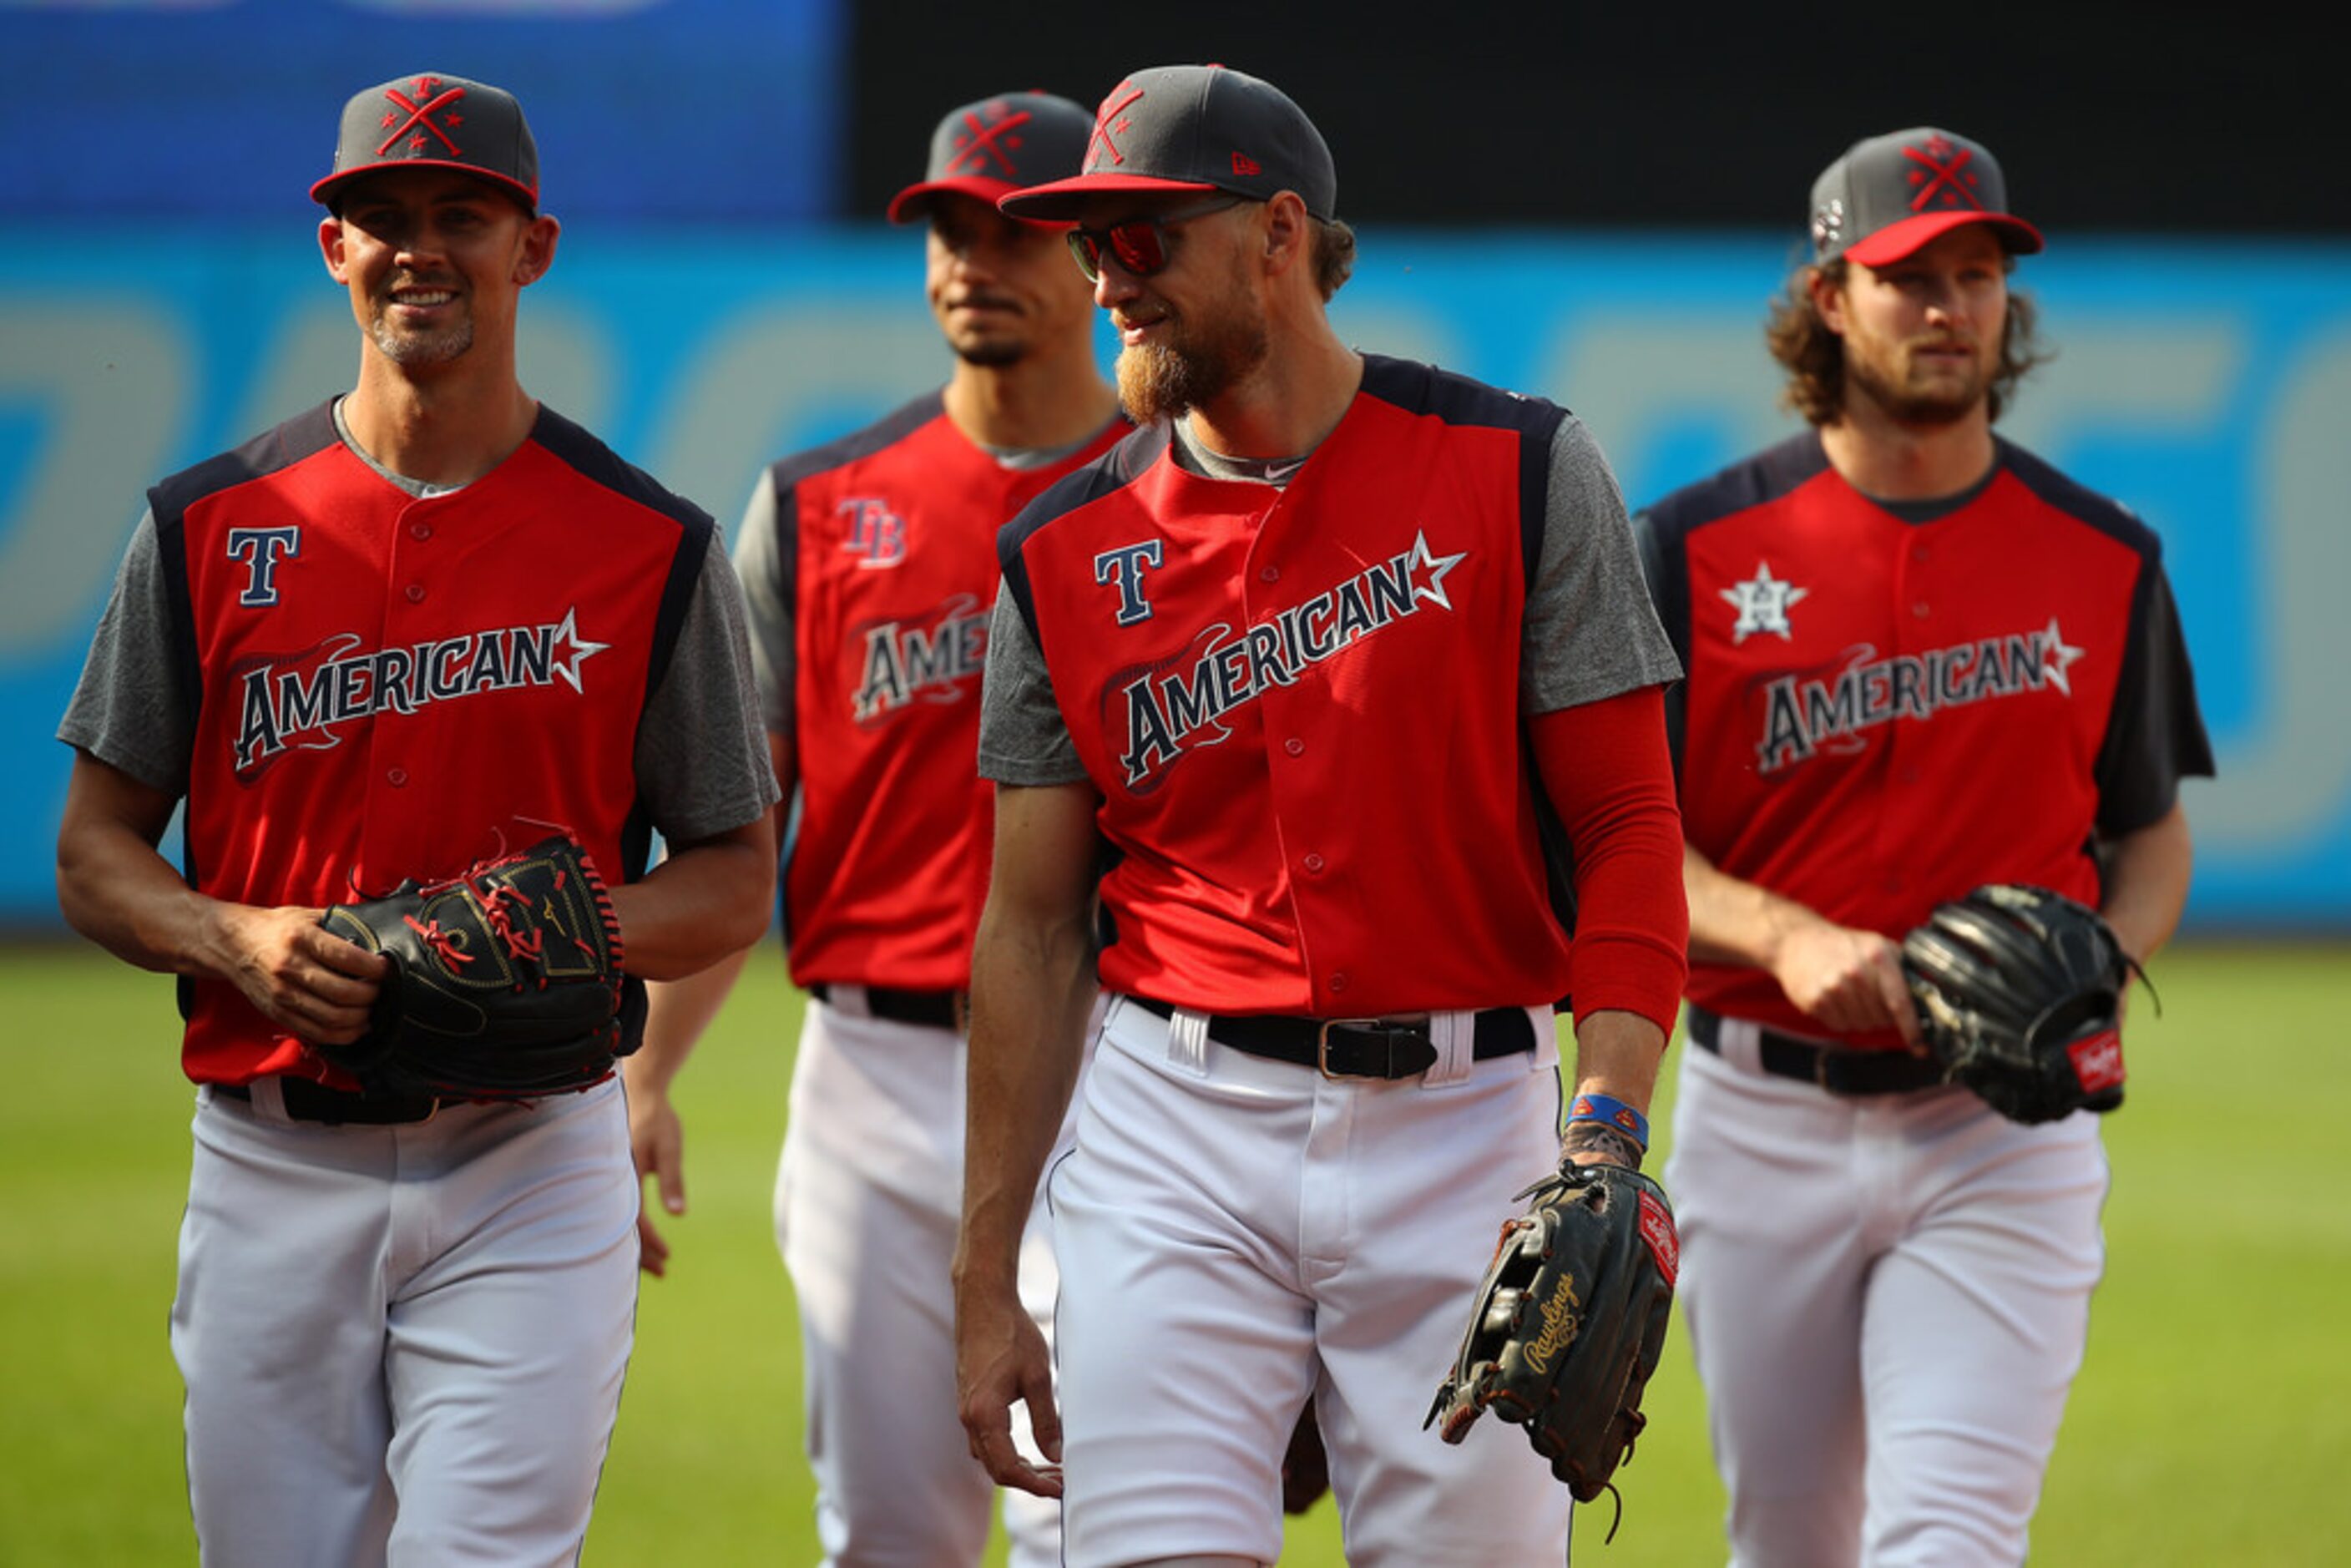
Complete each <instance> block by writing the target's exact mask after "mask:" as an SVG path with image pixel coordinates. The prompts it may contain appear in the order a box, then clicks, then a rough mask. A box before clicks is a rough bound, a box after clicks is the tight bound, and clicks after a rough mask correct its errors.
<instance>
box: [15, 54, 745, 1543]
mask: <svg viewBox="0 0 2351 1568" xmlns="http://www.w3.org/2000/svg"><path fill="white" fill-rule="evenodd" d="M311 194H312V196H314V197H315V198H316V199H317V200H318V201H319V202H320V203H321V204H324V206H325V207H326V209H327V215H326V217H325V218H324V219H323V220H322V221H321V222H320V224H319V246H320V248H321V249H322V251H323V252H324V256H325V261H326V267H327V271H328V272H329V275H330V276H331V277H333V278H334V279H335V281H336V282H337V283H338V284H340V285H341V286H342V287H344V289H345V290H346V291H347V292H348V294H349V296H350V306H351V310H352V313H353V315H354V316H355V317H356V319H357V320H358V324H359V328H360V373H359V381H358V384H357V385H356V387H354V388H353V390H351V391H350V392H348V393H345V394H343V395H341V396H340V397H337V398H334V399H330V400H329V401H328V402H324V403H321V404H320V405H319V406H318V407H317V408H315V409H312V410H311V411H310V412H308V413H303V414H300V415H298V416H296V417H295V418H293V419H291V420H289V421H287V423H284V424H281V425H278V426H277V428H276V429H274V430H271V431H268V432H266V434H262V435H260V436H259V437H257V438H256V439H255V440H253V441H252V442H250V443H248V444H246V445H244V446H241V447H239V448H237V449H236V450H235V451H234V452H230V453H227V454H225V455H222V456H219V457H215V458H214V459H212V460H211V461H210V462H207V463H204V464H201V465H198V466H196V467H194V468H191V469H189V470H187V471H186V472H184V473H182V474H179V475H176V476H172V478H169V479H166V480H165V481H163V483H162V484H161V485H159V486H156V487H155V488H154V489H152V490H151V491H150V492H149V493H148V512H147V515H146V516H145V517H143V518H142V519H141V522H140V524H139V527H138V528H137V531H136V532H135V534H134V535H133V537H132V539H131V546H130V549H129V552H128V555H127V556H126V558H125V559H124V562H123V565H122V569H121V573H120V577H119V578H118V579H117V581H116V584H115V589H114V594H113V599H112V601H111V602H110V604H109V605H108V607H107V610H106V613H105V616H104V618H103V620H102V621H101V622H100V624H99V629H98V632H97V636H96V639H95V641H94V643H93V644H92V646H91V650H90V654H89V664H88V666H87V667H86V669H85V671H84V673H83V675H82V679H81V683H80V685H79V686H78V689H77V690H76V692H75V694H74V696H73V699H72V704H71V706H70V707H69V708H68V711H67V714H66V716H65V719H64V722H63V724H62V726H61V727H60V728H59V731H58V734H59V737H60V738H62V739H63V740H65V741H67V742H68V744H70V745H72V746H73V747H76V748H77V756H76V758H75V762H74V768H73V775H72V780H71V783H70V786H69V791H68V798H67V801H66V808H65V818H64V826H63V829H62V831H61V833H60V836H59V840H58V844H57V868H58V870H57V883H58V894H59V898H60V901H61V903H62V904H63V905H64V909H65V913H66V915H67V917H68V919H69V920H70V921H71V922H72V923H73V925H75V926H76V928H77V929H78V930H80V931H81V932H82V933H83V934H84V935H86V936H89V937H90V938H91V939H92V940H94V941H96V942H98V943H99V944H100V945H102V946H106V947H107V948H109V949H110V950H111V951H112V952H114V953H115V954H117V955H118V956H120V957H122V958H124V959H126V960H128V961H129V962H131V963H132V964H135V965H138V966H140V967H142V968H149V969H156V970H163V971H169V972H172V973H175V974H177V975H179V976H180V977H181V991H180V995H181V1000H182V1011H183V1013H184V1015H185V1017H186V1031H185V1035H184V1040H183V1048H182V1056H181V1060H182V1064H183V1067H184V1069H185V1071H186V1072H187V1074H188V1076H189V1077H190V1078H191V1079H193V1081H194V1082H196V1083H197V1084H198V1085H199V1088H198V1090H197V1093H196V1111H195V1120H194V1140H195V1155H194V1161H193V1172H192V1175H191V1176H190V1182H189V1195H188V1207H187V1214H186V1218H185V1219H184V1221H183V1225H182V1228H181V1232H180V1277H179V1292H178V1296H177V1299H176V1300H175V1301H174V1302H173V1304H172V1354H173V1355H174V1356H175V1358H176V1359H177V1361H178V1363H179V1366H180V1370H181V1373H182V1375H183V1377H184V1378H185V1379H186V1383H187V1404H186V1431H187V1462H188V1479H189V1497H190V1500H191V1503H192V1506H193V1513H194V1521H195V1529H196V1534H197V1537H198V1540H199V1542H200V1543H201V1547H202V1551H203V1555H204V1560H205V1561H206V1562H219V1563H273V1564H276V1563H286V1564H300V1563H315V1564H322V1565H323V1564H336V1565H341V1564H351V1563H386V1562H391V1563H415V1564H422V1563H433V1564H436V1565H437V1564H446V1563H497V1564H502V1565H503V1564H517V1563H549V1564H552V1563H571V1562H573V1561H575V1560H576V1558H577V1556H578V1554H579V1551H580V1542H581V1540H582V1538H583V1536H584V1534H585V1532H586V1530H587V1527H588V1516H589V1508H590V1502H591V1500H592V1499H593V1497H594V1494H595V1488H596V1480H597V1473H598V1469H599V1468H600V1466H601V1464H602V1461H603V1458H604V1452H605V1448H606V1445H607V1442H608V1441H609V1438H610V1436H611V1427H612V1420H613V1414H614V1411H615V1408H616V1406H617V1404H618V1401H619V1398H620V1393H621V1380H622V1372H623V1371H624V1369H625V1367H626V1365H627V1362H628V1357H629V1350H630V1343H631V1324H632V1318H633V1316H634V1312H635V1307H636V1277H637V1247H636V1236H635V1222H636V1206H637V1183H636V1180H635V1177H634V1175H633V1173H632V1170H631V1168H630V1163H629V1158H628V1128H627V1122H626V1117H625V1113H624V1111H623V1107H622V1092H621V1087H620V1084H619V1082H618V1081H617V1080H616V1079H613V1078H611V1077H610V1076H608V1077H606V1078H605V1079H604V1080H603V1081H602V1082H601V1083H599V1084H598V1085H596V1086H594V1087H592V1088H590V1089H588V1090H586V1091H585V1092H579V1093H573V1094H567V1095H561V1096H557V1097H552V1098H547V1099H541V1100H537V1101H521V1102H507V1103H465V1102H462V1101H450V1100H441V1099H435V1098H431V1097H408V1096H391V1097H382V1096H368V1095H362V1094H360V1093H359V1092H356V1090H355V1084H354V1082H353V1081H352V1080H350V1079H349V1078H347V1077H345V1076H343V1075H342V1074H341V1073H340V1072H339V1071H332V1070H329V1067H328V1066H327V1064H326V1063H325V1061H324V1060H323V1059H322V1058H321V1056H320V1055H319V1052H318V1051H316V1050H315V1049H314V1046H320V1045H324V1046H333V1045H340V1044H344V1043H349V1042H350V1041H353V1040H357V1039H359V1038H360V1036H361V1034H362V1033H363V1032H364V1031H365V1030H367V1027H368V1023H369V1009H370V1006H371V1003H372V1002H373V1001H374V1000H375V999H376V998H377V996H378V994H379V990H380V987H381V982H382V979H383V960H382V959H381V958H380V957H378V956H375V955H373V954H371V953H370V952H368V951H366V950H363V949H362V948H360V947H359V946H354V945H352V944H350V943H348V942H346V941H344V940H342V939H341V938H340V937H339V936H330V935H329V934H328V933H327V932H325V931H324V930H322V929H320V927H319V917H320V915H321V912H322V908H323V906H325V905H328V904H334V903H337V902H339V901H342V900H346V899H350V898H352V897H354V896H358V895H360V894H380V893H382V892H385V891H389V890H391V889H392V887H393V886H394V885H395V884H397V883H402V882H403V881H406V880H408V879H412V878H413V879H417V880H419V881H424V882H432V881H434V880H435V879H438V878H441V877H444V876H447V875H450V874H453V873H456V872H458V871H462V870H463V869H464V868H465V866H467V865H468V864H469V863H471V862H473V861H475V859H477V858H479V857H480V856H482V855H484V854H486V853H494V852H496V851H498V850H499V849H500V848H501V846H502V845H503V846H504V847H507V848H519V847H520V846H521V845H523V844H525V843H528V842H529V841H531V839H534V838H537V837H538V836H540V835H542V834H544V833H545V832H546V831H548V825H549V824H553V825H558V826H559V827H561V828H564V829H568V830H569V831H571V832H572V833H573V834H574V835H576V837H577V838H578V839H579V840H580V841H581V842H582V843H584V844H585V845H586V846H587V848H588V850H589V852H590V855H591V856H592V858H593V861H594V862H595V863H596V864H597V865H598V866H599V867H601V869H602V873H603V875H604V877H605V879H606V880H608V881H609V882H611V883H612V884H613V887H612V903H613V905H614V908H615V911H616V914H617V916H618V922H619V925H620V935H621V939H622V944H623V946H624V947H625V954H626V963H627V967H628V969H629V971H630V973H631V974H632V976H633V977H636V978H634V979H632V981H631V982H630V984H631V986H632V987H633V988H639V989H641V981H642V979H643V978H660V977H675V976H682V975H684V974H686V973H688V972H690V971H691V970H693V969H695V968H697V967H700V966H703V965H705V964H708V963H710V962H712V961H713V960H715V959H716V958H717V957H719V956H721V955H723V954H725V953H727V952H729V951H731V950H733V949H735V948H737V947H741V946H747V945H748V944H749V943H751V942H753V941H756V940H757V939H758V934H759V932H760V930H761V928H762V927H763V925H764V924H765V921H766V917H767V911H768V899H769V898H770V897H771V896H772V888H773V885H774V883H773V875H774V841H773V837H772V830H771V828H770V808H771V806H772V804H773V802H774V800H775V798H776V788H775V781H774V779H773V777H772V776H771V774H770V772H769V768H768V760H767V758H766V755H765V753H764V751H763V749H762V748H761V747H760V746H759V743H758V716H757V709H756V706H755V704H754V702H753V700H752V685H751V674H750V656H749V650H748V646H747V642H746V639H745V637H744V633H743V629H742V622H741V613H740V595H739V592H738V591H737V588H736V585H735V580H734V575H733V571H732V570H731V568H730V566H729V564H728V562H727V559H726V552H725V550H724V549H723V546H722V544H721V542H720V538H719V534H718V531H717V529H716V528H715V527H714V526H713V525H712V523H711V520H710V519H709V517H706V516H705V515H704V514H703V513H701V512H699V511H697V510H695V507H692V506H691V505H689V504H688V503H686V502H685V501H683V500H681V499H679V498H678V497H675V496H673V495H671V494H670V493H669V492H667V491H665V490H664V489H662V488H661V487H660V486H658V485H656V484H654V483H653V480H651V479H650V478H648V477H647V476H645V475H643V474H642V473H640V472H638V471H637V470H636V469H634V468H632V467H630V466H629V465H626V464H625V463H623V462H622V461H621V460H620V459H619V458H618V457H616V456H614V455H612V453H611V451H610V450H608V449H607V448H606V447H605V446H604V445H603V444H601V443H600V442H598V441H597V440H596V439H595V438H594V437H593V436H591V435H590V434H588V433H587V432H586V431H584V430H582V429H580V427H579V426H578V425H576V424H573V423H570V422H569V421H568V420H566V419H564V418H563V417H562V416H561V415H559V414H558V413H555V412H553V411H552V410H550V409H548V408H546V407H543V406H542V405H541V404H540V403H538V402H537V401H536V400H535V399H533V398H532V397H531V396H530V394H529V393H528V392H525V391H524V390H523V388H522V386H521V384H520V383H519V382H517V379H516V374H515V315H516V308H517V304H518V302H519V299H520V296H521V293H522V290H523V289H524V288H525V287H528V285H530V284H532V283H534V282H536V281H537V280H538V278H539V277H542V276H544V275H545V273H546V272H547V270H548V267H549V264H550V263H551V262H552V261H553V259H554V256H555V250H556V240H557V235H558V228H557V224H556V220H555V219H554V218H553V217H551V216H549V215H548V214H545V213H543V212H541V211H540V210H539V206H538V153H537V151H536V148H535V145H534V143H533V141H532V139H531V134H530V131H529V129H528V126H527V125H526V124H525V122H524V119H523V114H522V110H521V108H520V106H519V105H517V102H516V101H515V99H513V98H512V97H510V96H509V95H508V94H507V93H506V92H503V91H501V90H500V89H496V88H495V87H489V86H486V85H484V84H482V83H480V82H475V81H468V80H466V79H465V78H460V77H455V76H450V75H446V74H441V73H426V74H419V75H412V76H403V77H400V78H394V79H393V80H392V81H389V82H386V83H385V84H383V85H382V86H381V87H376V88H370V89H367V90H366V91H363V92H361V93H359V94H358V95H356V96H355V97H353V98H352V99H350V102H349V103H348V105H347V106H346V107H345V109H344V110H343V115H342V121H341V133H340V140H339V141H338V143H337V148H336V153H335V162H334V166H333V168H332V171H331V172H329V174H328V175H327V176H326V177H325V178H324V179H321V180H320V181H319V183H317V184H316V185H314V186H313V187H312V188H311ZM518 736H520V737H528V739H524V740H517V737H518ZM181 802H184V803H185V808H186V815H185V823H184V826H185V849H186V870H185V873H184V874H183V873H181V872H178V871H174V870H173V869H172V867H171V866H170V865H169V864H168V863H166V862H165V861H164V860H163V859H162V857H161V856H160V855H159V854H158V853H157V852H156V847H155V846H156V844H157V842H158V841H159V840H160V839H161V837H162V833H163V831H164V827H165V825H166V823H167V822H168V821H170V820H171V817H172V811H173V809H174V807H175V805H177V804H179V803H181ZM654 829H658V830H659V831H661V832H662V833H663V834H664V836H665V837H666V839H667V841H668V843H669V846H670V854H669V857H668V859H667V860H666V861H665V862H664V863H663V864H662V865H661V866H660V867H659V868H658V869H657V870H654V871H653V872H651V873H645V871H644V866H645V860H646V852H647V847H648V837H649V833H650V831H652V830H654ZM526 834H527V835H528V837H525V836H523V835H526Z"/></svg>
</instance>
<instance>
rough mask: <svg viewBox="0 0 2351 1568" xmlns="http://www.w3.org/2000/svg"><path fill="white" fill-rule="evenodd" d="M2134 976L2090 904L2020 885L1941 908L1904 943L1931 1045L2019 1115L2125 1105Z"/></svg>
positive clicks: (2043, 1117) (1905, 963) (1998, 1106)
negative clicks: (2127, 993)
mask: <svg viewBox="0 0 2351 1568" xmlns="http://www.w3.org/2000/svg"><path fill="white" fill-rule="evenodd" d="M2138 972H2139V969H2138V965H2137V963H2135V962H2134V961H2133V960H2132V959H2131V958H2130V957H2129V956H2127V955H2126V954H2125V953H2124V952H2123V949H2122V944H2121V943H2120V942H2118V941H2116V938H2115V934H2114V930H2113V928H2112V927H2110V926H2109V925H2107V924H2106V923H2105V921H2104V920H2103V919H2101V918H2100V917H2099V915H2098V913H2097V911H2095V910H2094V909H2091V908H2090V907H2088V906H2087V905H2086V904H2077V903H2075V902H2074V900H2073V899H2070V898H2067V897H2065V896H2064V894H2057V893H2052V892H2051V891H2050V890H2049V889H2047V888H2045V887H2032V886H2029V885H2026V884H2024V883H1992V884H1991V885H1989V886H1985V887H1980V888H1977V889H1976V890H1975V891H1974V892H1973V893H1970V894H1968V895H1967V896H1966V897H1965V898H1960V899H1954V900H1952V901H1951V902H1949V903H1948V904H1938V905H1937V906H1936V909H1935V912H1934V913H1933V914H1932V915H1928V918H1927V920H1926V922H1925V923H1924V924H1923V925H1919V926H1918V927H1917V929H1916V930H1914V931H1912V932H1911V933H1910V934H1909V935H1908V936H1905V937H1904V938H1903V939H1902V973H1903V977H1904V978H1905V979H1907V981H1908V982H1909V986H1910V995H1911V997H1912V998H1914V999H1915V1000H1916V1001H1917V1008H1918V1023H1919V1032H1920V1033H1921V1035H1922V1036H1923V1037H1924V1038H1925V1040H1926V1042H1927V1048H1928V1051H1930V1052H1932V1053H1933V1055H1934V1058H1935V1060H1936V1061H1938V1062H1940V1063H1942V1065H1943V1071H1944V1074H1945V1076H1946V1077H1948V1078H1949V1080H1950V1082H1954V1083H1959V1084H1964V1085H1966V1086H1967V1087H1968V1088H1970V1089H1972V1090H1974V1091H1975V1092H1976V1093H1977V1094H1979V1095H1980V1096H1981V1097H1982V1098H1983V1100H1984V1102H1985V1103H1987V1104H1989V1105H1990V1106H1991V1108H1992V1109H1993V1110H1995V1111H1998V1112H1999V1113H2001V1114H2002V1115H2004V1116H2007V1117H2008V1118H2010V1119H2011V1120H2012V1121H2017V1122H2027V1123H2032V1122H2051V1121H2055V1120H2056V1119H2057V1118H2058V1117H2061V1116H2066V1115H2070V1114H2072V1113H2074V1112H2075V1111H2080V1110H2089V1111H2111V1110H2113V1109H2114V1108H2115V1107H2116V1106H2117V1105H2120V1104H2121V1103H2123V1080H2124V1076H2125V1073H2124V1068H2123V1041H2122V1030H2121V1025H2120V1021H2119V1020H2120V1014H2121V1009H2122V995H2123V989H2124V988H2125V987H2126V986H2127V985H2129V984H2130V977H2131V976H2132V975H2134V974H2137V973H2138ZM2143 977H2144V976H2142V978H2143Z"/></svg>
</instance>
